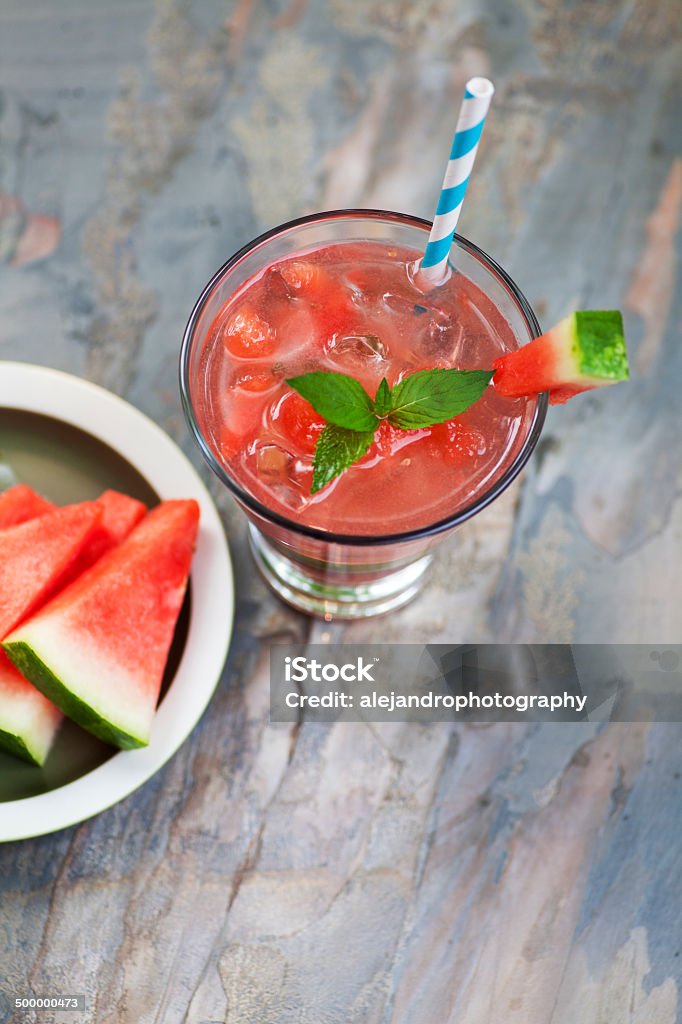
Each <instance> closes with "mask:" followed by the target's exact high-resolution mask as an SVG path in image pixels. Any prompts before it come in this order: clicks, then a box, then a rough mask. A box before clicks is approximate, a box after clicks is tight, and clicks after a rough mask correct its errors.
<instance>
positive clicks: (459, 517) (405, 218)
mask: <svg viewBox="0 0 682 1024" xmlns="http://www.w3.org/2000/svg"><path fill="white" fill-rule="evenodd" d="M354 217H356V218H360V219H364V220H375V221H387V222H389V223H390V222H393V223H399V224H404V225H412V226H413V227H416V228H420V229H423V230H425V231H427V232H428V231H430V230H431V226H432V224H431V221H428V220H424V218H422V217H414V216H412V215H411V214H407V213H396V212H392V211H389V210H373V209H367V210H365V209H355V208H351V209H343V210H327V211H322V212H320V213H313V214H309V215H308V216H305V217H297V218H295V219H294V220H290V221H286V222H285V223H284V224H279V225H277V226H276V227H274V228H270V230H268V231H265V232H263V233H262V234H260V235H258V236H257V237H256V238H254V239H252V240H251V241H250V242H247V243H246V245H243V246H242V247H241V248H240V249H238V250H237V252H235V253H234V254H233V255H232V256H230V258H229V259H228V260H227V261H226V262H225V263H223V265H222V266H221V267H220V268H219V269H218V270H217V271H216V272H215V274H214V275H213V276H212V277H211V279H210V280H209V282H208V284H206V286H205V287H204V288H203V290H202V292H201V294H200V296H199V298H198V299H197V301H196V303H195V305H194V308H193V309H192V312H191V313H190V316H189V320H188V321H187V326H186V327H185V330H184V333H183V338H182V346H181V348H180V367H179V370H180V395H181V399H182V406H183V410H184V413H185V418H186V420H187V423H188V424H189V427H190V430H191V431H192V434H193V435H194V438H195V440H196V442H197V444H198V445H199V449H200V451H201V453H202V455H203V457H204V459H205V460H206V462H207V463H208V465H209V466H210V468H211V469H212V470H213V472H214V473H215V475H216V476H217V477H218V479H219V480H220V481H221V482H222V483H223V484H224V485H225V486H226V487H227V488H228V490H230V491H231V492H232V494H233V495H234V496H235V497H236V498H237V499H238V500H239V501H240V502H241V503H242V504H243V505H245V506H246V507H247V508H248V509H250V510H251V511H252V512H255V513H256V514H257V515H258V516H260V517H261V518H262V519H265V520H267V521H268V522H270V523H273V524H275V525H276V526H280V527H282V528H284V529H286V530H290V531H292V532H293V533H297V534H299V535H300V536H302V537H307V538H309V539H312V540H317V541H324V542H325V543H327V544H345V545H350V546H356V547H373V546H379V545H388V544H399V543H405V542H407V541H414V540H421V539H424V538H427V537H431V536H435V535H437V534H439V533H444V532H445V531H447V530H450V529H452V528H453V527H455V526H459V525H460V524H461V523H464V522H466V520H467V519H471V518H472V516H474V515H476V514H477V513H478V512H481V511H482V510H483V509H484V508H487V507H488V505H490V504H491V502H493V501H494V500H495V499H496V498H498V497H499V496H500V494H502V492H503V491H505V490H506V489H507V487H509V485H510V484H511V483H512V482H513V481H514V480H515V479H516V477H517V476H518V475H519V473H520V472H521V470H522V469H523V467H524V466H525V465H526V463H527V462H528V460H529V458H530V456H531V455H532V453H533V450H534V449H535V446H536V444H537V442H538V440H539V437H540V433H541V431H542V427H543V424H544V422H545V416H546V414H547V406H548V400H549V395H548V393H547V392H542V393H541V394H539V395H538V396H537V402H536V406H535V412H534V414H533V419H532V422H531V425H530V430H529V431H528V436H527V437H526V439H525V441H524V442H523V445H522V447H521V449H520V451H519V452H518V453H517V454H516V456H515V457H514V459H513V460H512V462H511V463H510V464H509V466H508V467H507V468H506V470H505V471H504V473H502V474H501V476H500V477H498V478H497V480H495V481H494V482H493V483H492V484H491V486H490V487H489V488H487V489H486V490H485V491H484V492H483V494H481V495H480V496H479V497H478V498H477V499H476V500H475V501H472V502H470V503H469V504H468V505H465V506H464V507H463V508H461V509H459V510H458V511H457V512H453V513H452V514H451V515H449V516H446V517H445V518H444V519H439V520H438V521H437V522H435V523H430V524H427V525H426V526H419V527H415V528H414V529H413V530H403V531H401V532H400V533H384V534H358V533H336V532H332V531H330V530H321V529H319V528H318V527H315V526H307V525H306V524H305V523H299V522H296V520H294V519H290V518H289V517H288V516H285V515H282V514H281V513H279V512H275V511H274V510H273V509H270V508H268V507H267V505H264V504H263V503H262V502H260V501H259V500H258V499H257V498H254V497H253V495H251V494H249V492H248V491H246V490H245V489H244V488H243V487H241V486H240V485H239V484H238V483H237V482H236V481H235V480H233V479H232V478H231V477H230V475H229V474H228V473H227V472H226V470H225V468H224V467H223V466H222V465H221V464H220V462H219V461H218V459H217V458H216V456H215V455H214V453H213V451H212V450H211V447H210V445H209V444H208V442H207V440H206V438H205V437H204V435H203V432H202V430H201V428H200V426H199V424H198V422H197V419H196V416H195V415H194V408H193V406H192V400H191V396H190V385H189V361H190V355H191V350H192V341H193V339H194V336H195V332H196V327H197V324H198V322H199V318H200V317H201V314H202V313H203V311H204V308H205V306H206V303H207V302H208V300H209V298H210V296H211V295H212V294H213V292H214V290H215V288H216V287H217V286H218V285H219V284H220V282H221V280H222V279H223V277H224V276H225V275H226V274H227V273H228V271H230V270H231V269H232V268H233V267H235V266H236V265H237V264H238V263H239V262H240V261H241V260H242V259H244V257H246V256H247V255H248V254H250V253H252V252H253V251H254V250H255V249H257V248H259V247H260V246H262V245H264V244H265V243H266V242H268V241H270V239H272V238H275V237H277V236H279V235H283V234H285V233H288V232H290V231H293V230H295V229H296V228H298V227H302V226H304V225H307V224H314V223H316V222H323V221H325V220H329V221H334V220H339V219H341V218H344V219H346V218H347V219H351V218H354ZM455 243H456V244H457V245H458V246H459V247H460V248H461V249H463V250H464V251H465V252H467V253H469V255H471V256H473V257H474V258H475V259H476V260H478V262H479V263H482V264H483V266H484V267H486V269H487V270H490V271H492V273H493V275H494V276H496V277H497V278H498V279H499V280H500V281H501V283H502V284H503V285H504V287H505V288H506V290H507V291H508V293H509V294H510V295H511V297H512V299H513V300H514V301H515V303H516V305H517V307H518V309H519V310H520V312H521V314H522V316H523V318H524V320H525V321H526V325H527V326H528V328H529V330H530V333H531V335H532V337H533V338H537V337H539V335H540V334H541V329H540V324H539V323H538V319H537V317H536V316H535V313H534V311H533V308H532V306H531V305H530V303H529V302H528V300H527V298H526V297H525V295H524V294H523V292H522V291H521V290H520V288H518V286H517V285H516V284H515V282H514V281H513V280H512V278H511V277H510V276H509V274H508V273H507V272H506V271H505V270H504V269H503V268H502V267H501V266H500V265H499V263H497V262H496V261H495V260H494V259H493V258H492V257H491V256H489V255H488V254H487V253H486V252H485V251H484V250H483V249H481V248H479V246H477V245H475V244H474V243H473V242H471V241H469V239H467V238H465V237H464V236H463V235H459V234H455V235H454V238H453V244H455Z"/></svg>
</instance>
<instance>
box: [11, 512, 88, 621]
mask: <svg viewBox="0 0 682 1024" xmlns="http://www.w3.org/2000/svg"><path fill="white" fill-rule="evenodd" d="M101 515H102V510H101V509H100V507H99V505H97V503H96V502H94V501H90V502H83V503H81V504H79V505H67V506H66V507H65V508H58V509H55V511H53V512H48V513H46V514H45V515H42V516H38V517H37V518H36V519H32V520H29V521H28V522H25V523H21V524H20V525H19V526H12V527H11V528H10V529H8V530H3V531H2V533H0V637H4V636H6V635H7V633H9V631H10V630H11V629H14V627H15V626H16V625H18V623H19V622H21V620H22V619H24V618H26V616H27V615H30V614H31V613H32V612H33V611H35V610H36V609H37V608H38V607H39V605H41V604H42V603H43V602H44V601H46V600H47V599H48V598H49V597H51V596H52V594H53V593H54V592H55V591H56V590H57V589H58V588H59V587H60V586H61V584H62V582H63V581H64V579H65V578H66V577H67V576H68V574H69V571H70V570H71V567H72V566H73V564H74V562H75V560H76V559H77V558H78V557H79V555H80V553H81V551H82V550H83V548H84V547H85V545H86V544H87V543H88V541H89V539H90V537H91V535H92V533H93V530H94V529H95V528H96V526H97V524H98V522H99V520H100V518H101Z"/></svg>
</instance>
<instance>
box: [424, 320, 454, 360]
mask: <svg viewBox="0 0 682 1024" xmlns="http://www.w3.org/2000/svg"><path fill="white" fill-rule="evenodd" d="M463 347H464V328H463V326H462V324H460V323H456V322H455V321H453V320H448V321H447V322H444V321H441V322H438V321H437V320H434V319H429V322H428V324H427V327H426V330H425V331H424V332H423V333H422V334H421V337H420V339H419V344H418V351H419V354H420V355H423V356H424V357H425V358H426V360H427V361H429V362H431V364H432V365H433V366H442V367H445V368H449V367H456V366H457V364H458V363H459V362H460V360H461V356H462V350H463Z"/></svg>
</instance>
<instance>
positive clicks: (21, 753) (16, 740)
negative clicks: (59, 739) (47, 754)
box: [0, 729, 43, 768]
mask: <svg viewBox="0 0 682 1024" xmlns="http://www.w3.org/2000/svg"><path fill="white" fill-rule="evenodd" d="M0 750H4V751H5V752H6V753H7V754H11V755H12V757H19V758H21V760H22V761H28V763H29V764H33V765H37V766H38V768H42V766H43V762H42V761H41V760H40V758H38V757H36V756H35V754H33V753H31V751H30V750H29V748H28V747H27V746H26V743H25V742H24V740H22V738H21V736H17V735H16V734H15V733H12V732H5V730H4V729H0Z"/></svg>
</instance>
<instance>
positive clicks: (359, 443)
mask: <svg viewBox="0 0 682 1024" xmlns="http://www.w3.org/2000/svg"><path fill="white" fill-rule="evenodd" d="M310 376H313V374H311V375H310ZM373 440H374V431H373V430H346V429H345V427H338V426H335V425H334V424H331V423H330V424H328V425H327V426H326V427H325V428H324V430H323V431H322V433H321V434H320V436H319V438H318V441H317V447H316V448H315V457H314V459H313V484H312V487H311V488H310V493H311V494H315V492H316V491H319V490H321V489H322V488H323V487H325V486H326V485H327V484H328V483H330V482H331V481H332V480H333V479H334V478H335V477H337V476H338V475H339V473H343V471H344V469H348V467H349V466H352V465H353V463H354V462H357V461H358V459H361V458H362V456H363V455H364V454H365V452H366V451H367V449H368V448H369V446H370V445H371V443H372V441H373Z"/></svg>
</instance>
